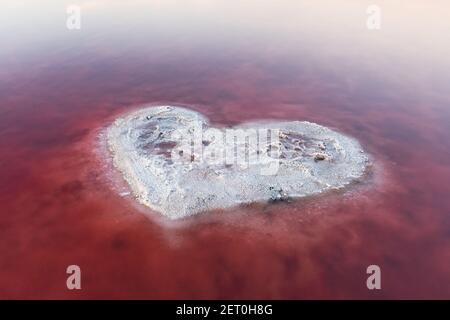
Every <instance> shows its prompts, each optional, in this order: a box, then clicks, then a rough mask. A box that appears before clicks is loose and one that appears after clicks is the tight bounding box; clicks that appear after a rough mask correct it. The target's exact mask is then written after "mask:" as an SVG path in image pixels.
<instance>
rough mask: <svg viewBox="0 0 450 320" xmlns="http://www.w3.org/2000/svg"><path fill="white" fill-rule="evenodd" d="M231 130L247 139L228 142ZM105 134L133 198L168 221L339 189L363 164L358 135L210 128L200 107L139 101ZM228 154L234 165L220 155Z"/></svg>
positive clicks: (295, 127)
mask: <svg viewBox="0 0 450 320" xmlns="http://www.w3.org/2000/svg"><path fill="white" fill-rule="evenodd" d="M230 132H231V133H235V132H240V133H244V134H247V138H244V139H241V140H239V139H238V138H236V139H233V140H229V141H228V140H227V139H226V136H227V133H230ZM266 132H267V135H266ZM187 138H189V139H187ZM222 138H223V139H222ZM253 138H255V139H253ZM107 140H108V146H109V149H110V150H111V153H112V156H113V162H114V165H115V167H117V168H118V170H120V172H121V173H122V174H123V176H124V178H125V180H126V181H127V182H128V184H129V186H130V188H131V190H132V192H133V194H134V196H135V197H136V199H137V200H138V201H139V202H140V203H142V204H144V205H146V206H148V207H150V208H152V209H154V210H156V211H158V212H160V213H161V214H163V215H164V216H166V217H168V218H170V219H178V218H183V217H186V216H190V215H194V214H197V213H200V212H205V211H208V210H213V209H222V208H230V207H233V206H236V205H239V204H246V203H252V202H275V201H286V200H290V199H294V198H300V197H306V196H311V195H316V194H319V193H322V192H324V191H327V190H331V189H340V188H343V187H345V186H346V185H348V184H350V183H351V182H353V181H355V180H356V179H358V178H360V177H361V176H363V174H364V173H365V171H366V168H367V166H368V164H369V159H368V156H367V155H366V153H365V152H364V151H363V149H362V148H361V145H360V144H359V143H358V141H356V140H355V139H353V138H350V137H348V136H345V135H343V134H340V133H338V132H336V131H333V130H331V129H328V128H326V127H323V126H320V125H318V124H314V123H311V122H306V121H289V122H284V121H264V122H251V123H244V124H241V125H239V126H236V127H233V128H213V127H212V126H211V125H210V123H209V121H208V119H207V118H205V117H204V116H203V115H201V114H200V113H198V112H195V111H192V110H189V109H186V108H181V107H174V106H159V107H154V106H152V107H143V108H142V109H140V110H138V111H134V112H131V113H129V114H127V115H125V116H123V117H120V118H118V119H117V120H116V121H115V122H114V123H113V124H112V125H111V126H110V127H109V128H108V130H107ZM197 140H199V141H197ZM186 141H188V143H186ZM192 141H193V142H192ZM197 142H198V143H197ZM255 142H257V144H256V145H255ZM191 143H192V146H191ZM187 146H188V147H187ZM239 148H240V149H239ZM230 150H232V151H230ZM238 150H241V151H242V150H244V151H243V152H244V153H243V154H244V157H243V158H242V157H239V151H238ZM227 152H228V153H227ZM230 152H231V153H232V155H233V156H234V158H236V159H234V160H235V161H234V163H231V162H230V161H227V160H225V159H227V158H226V157H227V156H229V155H230ZM222 155H223V157H222ZM241 155H242V154H241Z"/></svg>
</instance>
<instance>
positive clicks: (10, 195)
mask: <svg viewBox="0 0 450 320" xmlns="http://www.w3.org/2000/svg"><path fill="white" fill-rule="evenodd" d="M98 3H99V4H98V5H97V6H93V7H92V6H91V7H89V6H87V7H86V8H87V9H85V11H83V12H85V13H84V16H83V19H84V20H83V25H82V29H81V30H79V31H68V30H66V29H65V24H64V23H65V22H64V21H65V18H66V15H65V4H63V2H54V1H48V4H45V5H42V6H41V7H36V6H35V5H34V4H33V3H32V2H29V3H28V2H26V4H25V5H24V7H21V8H7V10H9V11H7V12H8V13H9V16H10V19H9V20H8V19H6V20H3V23H4V28H3V29H2V31H0V34H2V36H3V39H4V41H3V46H4V48H3V50H2V52H1V53H0V59H1V60H0V137H1V139H0V240H1V241H0V298H69V299H70V298H194V299H195V298H450V217H449V214H450V196H449V195H450V183H449V181H450V140H449V137H450V125H449V124H450V109H449V103H450V97H449V89H450V86H449V84H450V73H449V70H450V68H449V67H450V62H449V59H448V57H449V56H450V54H448V55H447V53H450V52H449V51H450V50H449V48H450V44H449V42H448V37H447V36H446V35H445V33H444V32H443V31H442V28H444V27H445V26H448V24H449V23H450V22H449V21H450V19H446V16H445V13H444V14H443V13H442V12H450V10H448V5H447V4H445V3H444V2H440V1H437V2H436V3H435V4H434V5H427V4H426V3H427V2H426V1H411V3H412V5H411V8H408V9H407V10H406V13H414V12H415V11H414V10H417V12H421V14H423V16H420V15H413V14H412V15H410V16H408V15H406V16H403V14H405V10H401V8H392V7H391V6H389V5H388V4H387V3H385V2H383V4H384V5H385V6H386V7H385V8H386V9H385V11H384V12H385V17H386V19H385V24H384V25H383V29H382V30H380V31H379V32H378V33H374V32H368V31H367V30H366V29H365V22H364V19H365V3H364V1H360V2H357V1H350V2H349V3H348V5H347V7H346V8H342V7H340V6H338V5H336V4H332V3H331V2H328V1H318V2H317V4H316V2H315V4H310V5H304V6H302V5H300V4H293V3H292V2H289V1H279V2H278V1H277V2H275V1H274V2H272V3H271V4H265V5H261V6H257V5H256V2H249V3H247V4H246V5H244V4H240V5H235V6H232V5H229V4H226V3H225V2H222V1H216V2H212V3H210V4H209V5H207V4H200V3H198V2H195V1H193V2H192V1H187V2H186V3H185V4H183V5H178V6H175V5H174V6H171V5H169V4H161V3H159V2H157V1H148V2H147V3H145V2H143V3H140V2H136V3H134V2H133V3H132V4H126V3H127V2H126V1H123V2H121V1H112V2H111V4H105V3H104V2H103V1H98ZM157 3H159V4H158V5H157ZM333 3H334V2H333ZM250 4H251V5H250ZM2 6H3V5H2ZM5 6H6V5H5ZM92 8H94V9H92ZM414 8H416V9H414ZM446 9H447V11H446ZM21 10H22V11H21ZM295 10H298V11H295ZM360 10H362V11H360ZM397 10H398V11H397ZM61 12H62V13H61ZM361 12H362V17H360V16H358V14H359V13H361ZM329 13H335V15H334V18H333V19H334V20H331V21H328V23H322V21H323V19H324V17H326V16H328V14H329ZM23 14H29V15H31V16H34V20H33V21H34V23H35V25H31V26H30V25H29V24H30V21H31V18H30V19H26V17H27V16H25V17H23ZM21 15H22V16H21ZM19 16H21V17H23V19H19V18H17V17H19ZM331 16H332V17H333V15H331ZM355 16H356V17H358V18H354V17H355ZM424 16H425V17H426V18H427V19H428V20H427V22H428V24H427V27H426V28H428V29H426V28H425V31H423V32H422V33H420V32H418V31H417V30H419V28H418V27H411V28H408V27H405V26H408V23H410V25H411V26H414V25H415V24H414V22H415V21H416V20H415V19H419V18H418V17H422V19H424V18H423V17H424ZM11 17H12V18H11ZM13 17H16V19H13ZM359 18H361V19H362V20H361V21H362V22H360V21H359V20H358V19H359ZM399 21H402V24H401V25H400V22H399ZM359 23H360V24H359ZM36 24H37V25H36ZM447 30H448V28H447ZM415 32H418V33H415ZM439 32H441V33H439ZM434 40H435V41H434ZM438 40H440V41H438ZM433 48H434V50H433ZM142 103H155V104H157V103H161V104H170V103H174V104H181V105H187V106H190V107H192V108H193V109H195V110H198V111H201V112H203V113H204V114H206V115H207V116H208V117H209V118H210V119H211V120H212V121H213V122H215V123H220V124H227V125H234V124H236V123H239V122H242V121H248V120H255V119H288V120H308V121H313V122H316V123H319V124H321V125H325V126H329V127H331V128H334V129H336V130H338V131H341V132H343V133H346V134H348V135H351V136H353V137H355V138H357V139H358V140H359V141H360V142H361V144H362V145H363V147H364V148H365V149H366V150H367V151H368V153H370V155H371V157H372V159H373V163H374V167H373V169H372V170H371V172H370V174H369V175H368V176H367V177H366V179H364V180H363V181H362V182H360V183H359V184H357V185H355V186H352V187H351V188H348V189H346V190H344V191H342V192H336V193H330V194H326V195H323V196H320V197H316V198H312V199H307V200H301V201H300V200H299V201H295V202H293V203H281V204H270V205H269V204H255V205H251V206H247V207H240V208H236V209H232V210H225V211H220V212H219V211H218V212H212V213H209V214H205V215H201V216H198V217H194V218H190V219H187V220H186V221H182V222H176V223H168V222H167V221H164V220H163V219H161V218H160V217H159V215H158V213H155V212H151V211H149V210H145V209H144V208H142V207H141V206H139V205H137V204H136V203H135V202H134V201H133V199H132V198H130V197H123V196H121V195H120V194H119V193H120V191H121V190H122V189H121V188H124V187H125V185H124V184H123V183H121V181H120V177H119V176H118V174H117V173H116V172H114V171H113V170H112V168H111V166H110V163H109V162H108V159H105V158H104V157H105V153H104V152H103V151H104V145H102V140H101V138H99V134H100V133H101V132H102V130H103V129H104V128H105V126H107V125H109V124H110V123H111V121H113V120H114V118H115V117H116V116H117V115H118V114H120V113H122V112H125V111H127V110H131V109H133V108H136V106H137V105H139V104H142ZM106 158H107V155H106ZM71 264H77V265H79V266H80V267H81V270H82V290H81V291H69V290H67V288H66V278H67V274H66V273H65V271H66V267H67V266H68V265H71ZM372 264H377V265H379V266H380V268H381V270H382V290H379V291H370V290H368V289H367V287H366V278H367V276H368V275H367V274H366V268H367V266H369V265H372Z"/></svg>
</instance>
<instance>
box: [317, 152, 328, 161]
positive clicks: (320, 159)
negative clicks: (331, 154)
mask: <svg viewBox="0 0 450 320" xmlns="http://www.w3.org/2000/svg"><path fill="white" fill-rule="evenodd" d="M326 158H327V157H326V155H324V154H323V153H316V155H315V156H314V161H316V162H317V161H322V160H325V159H326Z"/></svg>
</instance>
